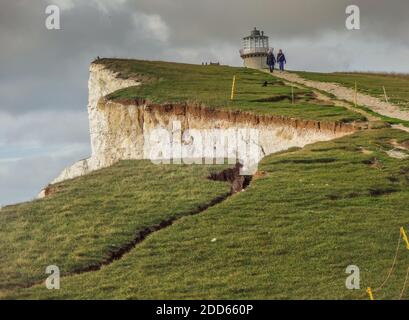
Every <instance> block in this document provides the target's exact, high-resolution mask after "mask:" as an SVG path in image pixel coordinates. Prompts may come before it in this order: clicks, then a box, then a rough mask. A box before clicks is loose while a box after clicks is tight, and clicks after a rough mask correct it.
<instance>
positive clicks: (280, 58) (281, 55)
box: [277, 49, 287, 71]
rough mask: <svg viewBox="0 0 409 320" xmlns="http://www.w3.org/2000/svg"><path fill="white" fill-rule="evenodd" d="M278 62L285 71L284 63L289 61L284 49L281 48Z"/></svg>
mask: <svg viewBox="0 0 409 320" xmlns="http://www.w3.org/2000/svg"><path fill="white" fill-rule="evenodd" d="M277 62H278V64H279V65H280V71H284V64H286V63H287V60H286V59H285V55H284V53H283V50H281V49H280V51H279V52H278V55H277Z"/></svg>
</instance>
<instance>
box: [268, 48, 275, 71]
mask: <svg viewBox="0 0 409 320" xmlns="http://www.w3.org/2000/svg"><path fill="white" fill-rule="evenodd" d="M275 64H276V57H275V56H274V52H273V49H270V50H269V51H268V54H267V65H268V67H269V68H270V72H271V73H273V71H274V67H275Z"/></svg>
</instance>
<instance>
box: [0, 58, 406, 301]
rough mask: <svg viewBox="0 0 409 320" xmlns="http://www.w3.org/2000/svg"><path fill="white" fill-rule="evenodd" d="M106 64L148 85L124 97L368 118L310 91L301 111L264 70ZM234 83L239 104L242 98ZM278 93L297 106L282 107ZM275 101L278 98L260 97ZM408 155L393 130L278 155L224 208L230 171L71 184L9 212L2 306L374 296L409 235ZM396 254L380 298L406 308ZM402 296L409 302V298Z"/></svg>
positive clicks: (128, 165) (105, 175)
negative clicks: (350, 278)
mask: <svg viewBox="0 0 409 320" xmlns="http://www.w3.org/2000/svg"><path fill="white" fill-rule="evenodd" d="M100 63H104V64H106V65H107V66H109V67H110V68H112V69H113V70H116V71H119V72H121V76H122V77H124V78H127V77H135V78H142V77H143V78H144V79H145V81H147V84H146V85H143V86H142V87H140V88H137V87H135V88H129V89H124V90H120V91H118V92H115V93H114V94H112V95H111V98H112V99H122V98H127V99H129V98H136V97H144V98H147V99H150V100H152V101H156V102H165V101H166V102H171V101H179V102H180V101H186V100H189V101H199V102H203V103H205V104H208V105H210V106H214V107H223V108H234V109H240V110H247V111H252V112H262V113H270V112H271V113H274V114H279V115H286V116H291V117H300V118H304V119H305V118H308V119H325V120H327V121H350V120H357V119H360V120H362V116H361V115H359V114H356V113H354V112H353V111H349V110H347V109H345V108H343V107H336V106H333V105H327V104H320V103H319V102H318V101H317V99H316V97H313V96H312V97H311V94H312V93H311V91H309V90H308V89H305V90H304V89H297V93H298V94H299V96H298V99H297V101H298V102H297V103H296V104H295V105H292V104H291V98H289V97H288V95H289V94H290V92H291V91H289V90H290V89H291V88H290V87H289V86H287V85H286V84H285V83H283V82H281V81H280V80H278V79H276V78H274V77H271V76H269V75H266V74H264V73H261V72H258V71H254V70H246V69H243V68H230V67H217V66H191V65H184V64H173V63H156V62H141V61H129V60H105V59H103V60H102V61H100ZM234 74H235V75H237V78H238V84H237V99H236V100H235V101H234V102H230V101H229V96H230V86H231V78H232V76H233V75H234ZM371 76H372V75H368V77H371ZM264 81H268V82H269V85H268V86H267V87H262V86H261V83H263V82H264ZM278 96H286V97H285V98H280V99H278V98H277V101H274V102H273V101H272V100H274V99H271V97H278ZM303 97H304V98H303ZM265 98H269V100H270V101H269V102H257V101H256V100H257V99H265ZM397 147H399V148H400V149H399V150H400V152H401V153H402V154H404V155H405V154H406V155H409V152H408V151H407V149H408V148H409V133H406V132H403V131H400V130H395V129H391V128H381V129H371V130H362V131H359V132H357V133H355V134H353V135H350V136H346V137H343V138H341V139H338V140H334V141H330V142H321V143H316V144H313V145H309V146H307V147H305V148H303V149H291V150H288V151H285V152H281V153H279V154H273V155H270V156H267V157H265V158H264V159H263V161H262V162H261V164H260V165H259V172H258V173H257V174H256V175H255V176H254V177H253V180H252V182H251V184H250V185H249V186H248V187H247V189H246V190H245V191H243V192H239V193H237V194H234V195H231V196H229V197H228V198H226V199H225V200H224V201H222V202H220V203H217V204H216V203H214V199H221V198H223V199H224V198H225V197H226V195H227V194H228V192H229V190H230V186H229V184H228V183H226V182H217V181H213V180H209V179H207V177H208V176H209V174H210V173H211V172H219V171H221V170H223V169H225V168H227V167H228V165H221V166H201V165H183V166H178V165H160V166H158V165H153V164H152V163H150V162H149V161H123V162H120V163H118V164H117V165H115V166H113V167H111V168H107V169H103V170H99V171H96V172H94V173H92V174H90V175H87V176H83V177H80V178H77V179H73V180H69V181H65V182H62V183H60V184H58V185H55V186H53V188H52V189H53V190H54V192H53V193H52V194H51V195H50V196H49V197H48V198H46V199H44V200H39V201H34V202H28V203H24V204H19V205H15V206H10V207H6V208H3V209H2V211H0V225H1V226H2V228H1V229H0V248H1V251H2V256H1V257H0V297H1V296H2V297H4V298H15V299H22V298H24V299H37V298H44V299H65V298H72V299H112V298H113V299H157V298H160V299H178V298H183V299H184V298H186V299H192V298H200V299H202V298H203V299H216V298H219V299H256V298H262V299H313V298H316V299H328V298H331V299H367V295H366V293H365V289H366V287H368V286H370V287H372V288H377V287H378V286H380V285H381V284H382V282H383V280H384V279H385V278H386V276H387V274H388V271H389V268H390V267H391V264H392V261H393V257H394V254H395V250H396V245H397V241H398V239H399V228H400V227H401V226H404V227H405V228H406V230H407V231H409V215H408V204H409V202H408V199H409V161H408V160H407V159H398V158H395V157H391V156H390V154H391V153H390V151H391V150H394V149H396V148H397ZM209 204H213V205H212V206H211V207H209V208H208V209H207V210H204V211H203V212H201V213H200V214H197V215H191V213H192V212H197V211H198V210H199V209H200V208H202V209H203V208H204V207H207V206H208V205H209ZM169 218H176V219H177V220H176V221H175V222H174V223H173V224H172V225H170V226H168V227H166V228H164V229H163V230H160V231H157V232H153V233H152V234H150V235H149V236H147V237H146V239H145V240H143V241H142V242H140V243H138V244H136V245H135V244H134V245H135V246H134V247H131V248H129V252H126V253H125V254H124V255H121V256H120V257H119V259H117V260H115V259H111V258H112V255H113V253H115V252H117V251H118V250H119V249H120V248H121V247H127V245H128V244H129V243H130V242H132V239H134V237H135V235H137V234H138V233H139V232H141V231H143V230H145V229H146V228H149V227H153V226H157V225H158V224H159V225H160V224H161V222H163V221H165V220H166V219H169ZM397 252H398V259H397V263H396V266H395V268H394V272H393V273H392V275H391V277H390V278H389V280H388V282H387V283H386V284H385V286H384V287H383V288H382V290H381V291H376V292H375V298H376V299H397V298H399V296H400V294H401V292H402V288H403V283H404V279H405V275H406V271H407V268H408V265H409V254H408V253H409V252H408V250H407V249H406V248H405V246H404V244H403V243H401V244H400V247H399V248H398V251H397ZM104 263H107V265H104V266H102V268H100V269H99V266H100V265H101V264H104ZM50 264H56V265H58V266H60V269H61V272H62V279H61V289H60V290H48V289H46V288H45V286H44V284H42V283H41V282H42V281H44V279H45V278H46V277H47V275H46V274H45V267H46V266H47V265H50ZM348 265H357V266H359V268H360V272H361V289H360V290H354V291H351V290H347V289H346V288H345V279H346V277H347V274H346V273H345V269H346V267H347V266H348ZM95 266H98V268H95ZM93 268H95V269H99V270H93ZM78 271H87V272H84V273H79V274H77V273H78ZM28 286H29V288H26V287H28ZM402 298H404V299H408V298H409V289H408V290H404V291H403V292H402Z"/></svg>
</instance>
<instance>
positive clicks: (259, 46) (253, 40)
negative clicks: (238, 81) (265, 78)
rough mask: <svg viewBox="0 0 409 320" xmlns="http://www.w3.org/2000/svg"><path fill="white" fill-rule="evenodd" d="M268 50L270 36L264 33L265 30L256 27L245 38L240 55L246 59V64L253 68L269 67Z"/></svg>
mask: <svg viewBox="0 0 409 320" xmlns="http://www.w3.org/2000/svg"><path fill="white" fill-rule="evenodd" d="M268 50H269V46H268V37H267V36H265V35H264V31H260V30H257V28H254V29H253V31H251V34H250V35H249V36H247V37H244V38H243V48H242V49H241V50H240V56H241V58H242V59H243V61H244V66H245V67H247V68H253V69H264V68H268V66H267V54H268Z"/></svg>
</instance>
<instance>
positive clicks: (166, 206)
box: [0, 161, 230, 291]
mask: <svg viewBox="0 0 409 320" xmlns="http://www.w3.org/2000/svg"><path fill="white" fill-rule="evenodd" d="M224 167H225V166H220V165H219V166H209V165H206V166H205V165H203V166H187V165H154V164H152V163H151V162H150V161H123V162H120V163H118V164H117V165H114V166H112V167H110V168H107V169H103V170H99V171H96V172H94V173H91V174H89V175H87V176H84V177H80V178H77V179H74V180H69V181H66V182H62V183H59V184H57V185H54V186H52V190H53V191H52V192H53V193H52V194H51V195H50V196H48V197H47V198H46V199H44V200H38V201H33V202H27V203H22V204H18V205H14V206H8V207H5V208H3V209H2V210H1V211H0V225H1V229H0V251H1V255H0V275H1V276H0V291H2V290H6V289H7V290H9V289H13V288H16V287H25V286H30V285H32V284H34V283H36V282H39V281H42V280H44V279H45V277H46V274H45V268H46V267H47V266H48V265H57V266H59V268H60V270H61V273H62V275H65V274H71V273H75V272H79V271H83V270H87V269H93V268H95V267H98V266H99V265H100V264H101V263H104V262H106V261H107V260H109V259H111V258H112V256H113V255H115V253H117V252H118V251H120V250H121V248H122V247H124V246H126V245H127V244H130V243H132V241H133V239H134V238H135V237H136V236H137V235H138V233H139V232H141V231H142V230H144V229H146V228H148V227H151V226H155V225H158V224H159V223H160V222H162V221H164V220H166V219H169V218H171V217H174V218H179V217H181V216H183V215H187V214H189V213H191V212H193V211H194V210H197V208H199V207H201V206H204V205H207V204H209V203H210V202H211V201H212V200H214V199H215V198H217V197H219V196H222V195H226V194H227V193H229V190H230V185H229V184H228V183H225V182H216V181H211V180H209V179H207V176H209V174H210V173H211V172H213V171H214V170H216V171H218V170H222V168H224Z"/></svg>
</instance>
